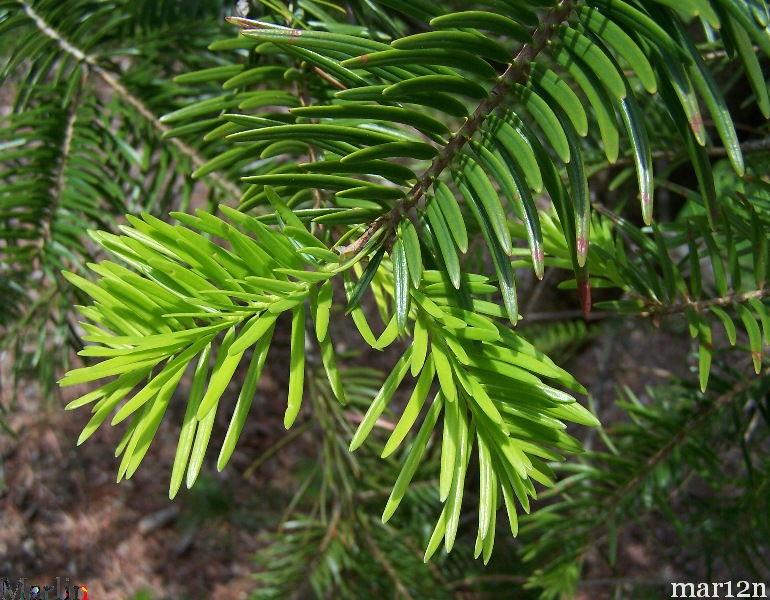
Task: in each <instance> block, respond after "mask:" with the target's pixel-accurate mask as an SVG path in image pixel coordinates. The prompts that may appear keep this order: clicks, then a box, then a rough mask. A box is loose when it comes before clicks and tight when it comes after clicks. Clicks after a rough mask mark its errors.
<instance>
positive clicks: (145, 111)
mask: <svg viewBox="0 0 770 600" xmlns="http://www.w3.org/2000/svg"><path fill="white" fill-rule="evenodd" d="M18 1H19V4H21V6H22V8H23V9H24V12H25V14H26V15H27V16H28V17H29V18H30V19H31V20H32V22H33V23H35V25H36V26H37V28H38V29H39V30H40V31H41V32H42V33H43V34H44V35H45V36H47V37H48V38H50V39H52V40H54V41H55V42H56V43H57V44H58V45H59V47H60V48H61V49H62V50H64V52H66V53H67V54H69V55H71V56H73V57H74V58H75V59H77V60H78V61H80V62H82V63H84V64H85V65H86V66H87V68H88V70H89V71H91V72H93V73H96V74H97V75H98V76H99V77H100V78H101V79H102V81H103V82H104V83H106V84H107V86H108V87H109V88H110V89H111V90H112V91H113V93H115V94H116V95H117V96H118V97H120V98H121V99H122V100H123V101H125V102H126V103H127V104H129V105H131V106H132V107H133V108H134V109H135V110H136V111H137V113H139V115H140V116H141V117H143V118H144V119H145V120H146V121H147V122H148V123H150V125H152V127H153V128H154V129H156V130H157V131H158V134H159V137H163V135H165V134H166V133H167V132H168V131H170V129H171V128H170V127H168V126H166V125H164V124H163V123H161V122H160V120H159V119H158V118H157V117H156V116H155V114H153V112H152V111H151V110H150V109H149V108H148V107H147V105H145V104H144V102H142V100H141V99H139V98H138V97H137V96H135V95H134V94H132V93H131V92H130V91H129V90H128V89H127V88H126V87H125V86H124V85H123V84H122V83H120V81H118V79H117V78H116V77H115V76H114V74H113V73H111V72H110V71H107V70H106V69H104V68H103V67H102V66H100V65H99V64H98V61H97V58H96V57H95V56H93V55H91V54H86V53H85V52H83V51H82V50H80V49H79V48H77V47H75V46H74V45H72V44H71V43H70V42H69V41H68V40H66V39H65V38H64V37H63V36H62V35H61V34H60V33H59V32H58V31H56V29H54V28H53V27H51V26H50V25H49V24H48V23H47V22H46V21H45V19H43V17H42V16H40V15H39V14H38V13H37V12H35V10H34V9H33V8H32V6H30V5H29V4H28V3H27V2H26V1H25V0H18ZM169 141H170V142H171V144H172V145H173V146H174V147H175V148H176V149H177V150H179V152H181V153H182V154H183V155H184V156H186V157H187V158H189V159H190V161H191V162H192V164H193V167H194V168H196V169H198V168H200V167H202V166H203V165H205V164H206V163H207V160H206V159H205V158H203V157H202V156H200V154H198V152H196V150H195V149H194V148H192V147H191V146H189V145H188V144H185V143H184V142H183V141H181V140H180V139H179V138H171V139H170V140H169ZM207 177H208V178H209V179H210V180H211V181H212V182H213V183H214V184H216V185H217V186H219V187H220V188H222V189H224V190H225V191H226V192H227V193H228V194H230V195H231V196H232V197H233V198H239V197H240V196H241V191H240V189H239V188H238V186H237V185H235V184H233V183H231V182H229V181H227V180H226V179H225V178H223V177H222V176H221V175H219V174H218V173H216V172H213V173H209V174H208V175H207Z"/></svg>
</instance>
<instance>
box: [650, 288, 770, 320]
mask: <svg viewBox="0 0 770 600" xmlns="http://www.w3.org/2000/svg"><path fill="white" fill-rule="evenodd" d="M768 296H770V288H762V289H758V290H751V291H749V292H742V293H740V294H731V295H729V296H720V297H718V298H709V299H708V300H701V301H698V302H693V301H692V300H686V301H685V302H681V303H678V304H669V305H664V304H661V305H650V309H649V310H648V311H645V312H641V313H639V314H638V315H637V316H639V317H657V316H660V315H671V314H676V313H682V312H685V311H686V310H688V309H693V310H695V311H696V312H700V311H702V310H706V309H708V308H710V307H712V306H728V305H730V304H743V303H744V302H748V301H749V300H751V299H752V298H757V299H759V300H761V299H763V298H767V297H768Z"/></svg>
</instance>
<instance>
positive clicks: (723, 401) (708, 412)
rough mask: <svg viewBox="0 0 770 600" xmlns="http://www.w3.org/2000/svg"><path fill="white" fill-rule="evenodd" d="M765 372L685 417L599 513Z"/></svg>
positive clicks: (592, 537) (595, 535)
mask: <svg viewBox="0 0 770 600" xmlns="http://www.w3.org/2000/svg"><path fill="white" fill-rule="evenodd" d="M768 375H770V367H768V368H766V369H765V370H764V371H762V372H761V373H760V374H759V375H758V376H757V377H754V378H749V379H746V380H744V381H742V382H741V383H740V384H739V385H737V386H735V387H734V388H733V389H731V390H728V391H727V392H725V393H724V394H722V395H721V396H719V397H718V398H717V399H716V400H714V402H713V403H712V404H710V405H709V406H708V407H706V408H704V410H703V411H702V412H700V414H698V415H696V416H694V417H693V418H691V419H689V420H688V421H687V423H686V425H685V426H684V427H682V428H681V429H680V430H679V431H678V432H677V433H676V434H675V435H673V436H671V437H670V439H669V440H668V442H666V443H665V444H664V445H663V446H661V447H660V448H659V449H658V451H657V452H655V454H653V455H652V456H650V457H649V458H648V459H647V460H646V461H645V463H644V465H643V466H642V468H641V469H640V470H639V471H637V472H636V474H635V475H634V476H633V477H632V478H631V479H629V480H628V481H627V482H626V483H625V485H623V486H622V487H621V488H619V489H618V490H617V491H616V492H615V493H614V494H612V495H611V496H609V498H607V501H606V502H603V503H602V507H601V511H602V514H604V515H609V514H610V513H611V512H612V511H613V510H615V509H616V508H617V507H618V506H619V505H620V503H621V501H622V500H623V498H625V497H626V496H628V495H629V494H630V493H631V492H633V491H634V490H635V489H636V488H637V487H639V485H641V484H642V482H643V481H644V480H645V478H646V477H647V476H648V475H649V474H650V473H652V472H653V471H654V470H655V468H656V467H657V466H658V465H659V464H660V463H662V462H663V461H664V460H666V459H667V458H668V457H669V456H670V455H671V454H672V453H673V452H674V451H675V450H676V449H677V448H678V447H679V446H680V445H682V444H683V443H684V442H685V441H686V440H688V439H689V438H690V436H692V435H693V433H694V432H695V431H697V430H698V429H699V428H700V427H702V426H703V425H704V424H705V423H706V422H707V421H708V418H709V417H711V416H712V415H713V414H714V413H715V412H716V411H717V410H719V409H720V408H722V407H723V406H725V405H727V404H729V403H730V402H732V401H733V400H734V399H735V398H736V397H738V396H740V395H741V394H743V393H744V392H747V391H748V390H749V389H750V388H751V386H752V385H753V384H755V383H756V382H757V381H758V380H759V379H761V378H763V377H767V376H768ZM607 523H608V520H607V519H600V521H599V522H598V523H597V524H596V525H594V526H593V527H592V528H591V529H589V530H588V531H587V532H586V533H585V535H584V537H585V539H586V544H585V546H584V547H583V550H582V552H581V554H582V553H585V552H586V551H587V550H588V548H589V546H590V545H592V544H595V543H596V542H597V541H598V540H599V539H600V537H603V536H600V535H599V534H600V532H602V531H603V529H604V528H605V526H606V525H607Z"/></svg>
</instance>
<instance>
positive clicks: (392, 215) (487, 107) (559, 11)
mask: <svg viewBox="0 0 770 600" xmlns="http://www.w3.org/2000/svg"><path fill="white" fill-rule="evenodd" d="M573 4H574V0H561V2H559V4H558V6H556V7H555V8H553V9H551V10H550V11H549V12H547V13H546V15H545V16H544V17H543V19H542V20H541V22H540V25H539V26H538V27H537V29H536V30H535V32H534V33H533V35H532V41H531V42H528V43H526V44H524V46H522V48H521V50H520V51H519V53H518V54H517V55H516V58H514V60H513V62H512V63H511V64H510V65H508V68H507V69H506V70H505V72H504V73H503V74H502V75H500V77H499V78H498V79H497V83H495V85H494V87H493V88H492V89H491V90H490V92H489V94H488V95H487V97H486V99H485V100H483V101H482V102H481V103H480V104H479V106H478V107H477V108H476V110H475V111H474V113H473V115H472V116H471V117H470V118H469V119H468V120H466V121H465V123H464V124H463V126H462V127H461V128H460V130H459V131H457V132H456V133H455V134H454V135H453V136H452V138H451V139H450V141H449V143H448V144H447V145H446V146H445V147H444V148H443V150H442V151H441V152H440V153H439V155H438V156H437V157H436V158H435V159H433V163H432V164H431V166H430V167H429V168H428V169H427V170H426V171H425V172H424V173H423V175H422V177H420V179H419V181H418V182H417V183H415V184H414V186H413V187H412V189H411V190H410V191H409V193H408V194H407V195H406V197H405V198H404V199H403V200H401V201H400V202H398V203H397V204H396V205H395V206H394V207H393V208H392V209H391V210H390V211H389V212H387V213H386V214H384V215H382V216H381V217H379V218H377V219H376V220H375V221H373V222H372V223H371V224H370V225H369V227H368V228H367V229H366V231H365V232H364V233H363V234H362V235H361V237H359V238H358V239H357V240H356V241H355V242H353V243H352V244H350V245H347V246H339V247H338V248H337V251H338V252H339V253H340V254H357V253H358V252H360V251H361V250H362V249H363V248H364V247H365V246H366V244H367V243H368V242H369V240H371V239H372V237H373V236H374V235H375V234H376V233H377V232H378V231H379V230H380V229H382V228H385V227H387V228H388V229H390V230H392V229H393V228H394V227H395V226H396V225H397V224H398V222H399V221H400V219H401V216H402V215H403V214H404V213H405V212H408V211H409V210H411V209H412V208H414V207H415V206H417V203H418V202H419V201H420V200H421V199H422V198H423V196H425V194H426V193H427V192H428V190H429V189H430V187H431V186H432V185H433V182H434V181H435V180H436V179H437V178H438V177H439V175H441V173H443V172H444V170H446V169H447V168H448V167H449V165H451V164H452V161H453V160H454V159H455V157H456V156H457V155H458V153H459V152H460V150H462V149H463V147H464V146H465V144H466V143H468V141H469V140H470V139H471V138H472V137H473V136H474V135H475V134H476V132H477V131H478V130H479V128H480V127H481V125H482V124H483V123H484V121H485V120H486V119H487V117H489V115H491V114H492V113H493V112H494V111H495V109H496V108H497V107H498V106H500V104H501V103H502V101H503V100H504V99H505V98H506V97H507V95H508V93H509V92H510V90H511V88H512V87H513V85H514V84H516V83H523V82H525V81H526V79H527V77H528V76H529V70H530V65H531V64H532V63H533V62H534V61H535V58H537V56H538V55H539V54H540V53H541V52H542V51H543V50H544V49H545V48H546V46H547V45H548V43H549V42H550V40H551V38H552V37H553V36H554V35H555V33H556V28H557V26H558V25H559V24H560V23H561V22H562V21H564V19H566V18H567V16H568V15H569V13H570V12H571V11H572V8H573Z"/></svg>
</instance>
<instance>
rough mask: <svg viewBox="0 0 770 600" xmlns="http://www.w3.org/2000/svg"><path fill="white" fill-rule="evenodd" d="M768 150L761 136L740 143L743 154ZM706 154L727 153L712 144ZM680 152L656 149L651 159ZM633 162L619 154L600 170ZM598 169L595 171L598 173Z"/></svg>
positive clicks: (769, 140) (769, 146)
mask: <svg viewBox="0 0 770 600" xmlns="http://www.w3.org/2000/svg"><path fill="white" fill-rule="evenodd" d="M766 150H770V138H762V139H759V140H751V141H749V142H744V143H743V144H741V152H742V153H743V154H751V153H752V152H764V151H766ZM706 154H708V155H709V156H711V157H713V158H723V157H725V156H727V155H728V151H727V148H725V147H724V146H714V147H713V148H706ZM680 156H681V152H677V151H676V150H657V151H655V152H653V153H652V158H653V159H662V158H667V159H674V158H679V157H680ZM631 164H634V158H633V157H631V156H621V157H620V158H618V159H617V160H616V161H615V162H614V163H607V165H606V166H605V167H602V169H601V170H604V169H606V168H612V167H624V166H626V165H631ZM598 172H599V171H597V173H598Z"/></svg>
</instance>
